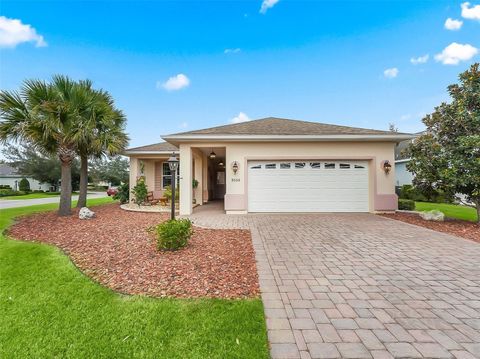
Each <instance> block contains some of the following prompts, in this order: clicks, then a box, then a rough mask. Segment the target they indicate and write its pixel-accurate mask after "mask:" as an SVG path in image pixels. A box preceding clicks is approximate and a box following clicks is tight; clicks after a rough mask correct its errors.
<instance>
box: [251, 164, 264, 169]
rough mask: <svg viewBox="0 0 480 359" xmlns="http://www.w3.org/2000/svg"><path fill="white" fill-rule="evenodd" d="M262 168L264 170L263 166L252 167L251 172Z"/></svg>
mask: <svg viewBox="0 0 480 359" xmlns="http://www.w3.org/2000/svg"><path fill="white" fill-rule="evenodd" d="M260 168H262V165H256V166H252V167H250V169H251V170H259V169H260Z"/></svg>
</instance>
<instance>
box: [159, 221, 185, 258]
mask: <svg viewBox="0 0 480 359" xmlns="http://www.w3.org/2000/svg"><path fill="white" fill-rule="evenodd" d="M153 231H154V232H155V233H156V236H157V248H158V249H159V250H170V251H172V250H177V249H180V248H183V247H185V246H186V245H187V244H188V241H189V239H190V237H191V236H192V234H193V228H192V222H190V220H189V219H173V220H169V221H167V222H163V223H160V224H159V225H158V226H156V227H154V228H153Z"/></svg>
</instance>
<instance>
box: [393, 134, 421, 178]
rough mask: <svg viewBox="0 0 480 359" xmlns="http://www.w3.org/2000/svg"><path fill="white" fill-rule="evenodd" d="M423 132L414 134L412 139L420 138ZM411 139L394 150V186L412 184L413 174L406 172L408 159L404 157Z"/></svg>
mask: <svg viewBox="0 0 480 359" xmlns="http://www.w3.org/2000/svg"><path fill="white" fill-rule="evenodd" d="M422 134H423V132H418V133H415V134H414V137H418V136H421V135H422ZM412 141H413V138H412V139H409V140H406V141H402V142H400V143H399V144H398V145H397V147H396V148H395V186H403V185H405V184H412V182H413V173H412V172H409V171H408V170H407V164H408V162H410V158H408V157H407V156H406V155H405V150H406V149H407V147H408V146H409V145H410V144H411V143H412Z"/></svg>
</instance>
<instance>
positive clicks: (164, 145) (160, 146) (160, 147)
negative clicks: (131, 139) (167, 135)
mask: <svg viewBox="0 0 480 359" xmlns="http://www.w3.org/2000/svg"><path fill="white" fill-rule="evenodd" d="M129 151H139V152H143V151H145V152H149V151H165V152H170V151H178V147H177V146H174V145H172V144H170V143H168V142H160V143H154V144H153V145H147V146H141V147H133V148H129V149H127V151H126V152H129Z"/></svg>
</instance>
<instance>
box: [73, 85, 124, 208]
mask: <svg viewBox="0 0 480 359" xmlns="http://www.w3.org/2000/svg"><path fill="white" fill-rule="evenodd" d="M79 85H80V86H81V88H82V90H83V91H84V92H85V95H86V96H88V97H89V98H90V101H91V106H90V108H89V110H88V111H86V112H84V116H85V118H83V120H82V121H79V122H78V126H76V127H75V128H74V139H75V141H76V144H77V152H78V155H79V156H80V193H79V198H78V202H77V207H84V206H85V205H86V203H87V185H88V159H89V158H101V157H103V156H113V155H117V154H119V153H121V152H122V151H123V150H124V149H125V148H126V146H127V145H128V136H127V135H126V133H125V132H124V131H125V122H126V118H125V116H124V115H123V113H122V112H121V111H120V110H118V109H117V108H115V104H114V101H113V98H112V97H111V95H110V94H109V93H108V92H106V91H102V90H93V89H92V87H91V82H89V81H81V82H80V83H79Z"/></svg>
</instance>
